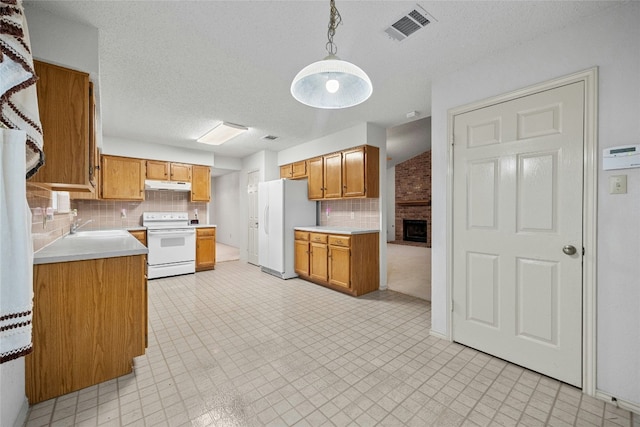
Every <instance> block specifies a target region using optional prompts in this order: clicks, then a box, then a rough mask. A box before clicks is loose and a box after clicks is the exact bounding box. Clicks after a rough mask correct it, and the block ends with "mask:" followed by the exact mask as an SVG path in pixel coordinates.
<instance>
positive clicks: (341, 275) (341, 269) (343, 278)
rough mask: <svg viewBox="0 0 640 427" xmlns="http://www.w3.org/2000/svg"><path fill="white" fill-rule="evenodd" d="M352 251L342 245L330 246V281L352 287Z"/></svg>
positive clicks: (333, 283)
mask: <svg viewBox="0 0 640 427" xmlns="http://www.w3.org/2000/svg"><path fill="white" fill-rule="evenodd" d="M350 254H351V251H350V249H349V248H346V247H342V246H329V283H331V284H332V285H338V286H342V287H343V288H350V287H351V255H350Z"/></svg>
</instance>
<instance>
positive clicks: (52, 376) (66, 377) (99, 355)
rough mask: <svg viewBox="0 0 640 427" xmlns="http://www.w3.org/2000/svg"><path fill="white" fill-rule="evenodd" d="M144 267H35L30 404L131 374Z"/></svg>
mask: <svg viewBox="0 0 640 427" xmlns="http://www.w3.org/2000/svg"><path fill="white" fill-rule="evenodd" d="M129 238H130V237H129ZM135 244H136V245H138V243H137V242H136V243H135ZM138 246H139V245H138ZM145 266H146V262H145V255H144V254H140V255H132V256H118V257H111V258H97V259H87V260H79V261H70V262H53V263H47V264H36V265H34V276H33V290H34V307H33V352H32V353H31V354H29V355H27V356H26V359H25V367H26V394H27V397H28V399H29V403H30V404H34V403H37V402H42V401H44V400H47V399H50V398H53V397H56V396H61V395H63V394H67V393H70V392H72V391H75V390H79V389H82V388H85V387H88V386H91V385H94V384H97V383H100V382H103V381H107V380H110V379H113V378H116V377H119V376H121V375H125V374H128V373H130V372H131V370H132V363H133V358H134V357H136V356H140V355H142V354H144V352H145V347H146V336H145V334H146V327H147V312H146V300H147V287H146V284H147V281H146V277H145Z"/></svg>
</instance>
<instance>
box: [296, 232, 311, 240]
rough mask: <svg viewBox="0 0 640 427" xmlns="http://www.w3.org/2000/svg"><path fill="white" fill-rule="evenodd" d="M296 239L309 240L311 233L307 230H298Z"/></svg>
mask: <svg viewBox="0 0 640 427" xmlns="http://www.w3.org/2000/svg"><path fill="white" fill-rule="evenodd" d="M295 236H296V240H309V233H308V232H307V231H296V232H295Z"/></svg>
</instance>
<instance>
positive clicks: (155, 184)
mask: <svg viewBox="0 0 640 427" xmlns="http://www.w3.org/2000/svg"><path fill="white" fill-rule="evenodd" d="M144 189H145V190H155V191H191V183H190V182H179V181H155V180H151V179H147V180H146V181H145V182H144Z"/></svg>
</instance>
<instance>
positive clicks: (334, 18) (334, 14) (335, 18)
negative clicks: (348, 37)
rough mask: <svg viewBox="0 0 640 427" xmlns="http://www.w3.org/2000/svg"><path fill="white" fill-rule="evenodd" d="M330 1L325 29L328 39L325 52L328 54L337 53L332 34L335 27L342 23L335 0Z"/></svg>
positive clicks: (334, 31) (334, 32)
mask: <svg viewBox="0 0 640 427" xmlns="http://www.w3.org/2000/svg"><path fill="white" fill-rule="evenodd" d="M330 3H331V13H330V15H329V29H328V30H327V38H328V39H329V41H328V42H327V52H329V54H330V55H335V54H336V53H338V46H336V45H335V43H334V42H333V36H335V35H336V27H337V26H338V25H340V24H341V23H342V16H340V12H338V9H337V8H336V2H335V0H330Z"/></svg>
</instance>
